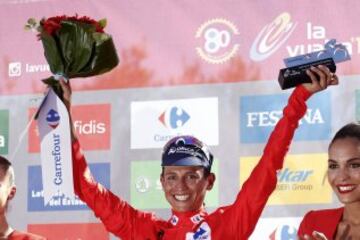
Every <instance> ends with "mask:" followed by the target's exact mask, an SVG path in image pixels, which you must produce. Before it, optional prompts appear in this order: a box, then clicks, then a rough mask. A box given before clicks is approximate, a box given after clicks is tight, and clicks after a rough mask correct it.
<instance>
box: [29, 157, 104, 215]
mask: <svg viewBox="0 0 360 240" xmlns="http://www.w3.org/2000/svg"><path fill="white" fill-rule="evenodd" d="M89 167H90V170H91V173H92V174H93V176H94V178H95V179H96V181H97V182H99V183H101V184H102V185H104V186H105V187H106V188H108V189H110V164H109V163H94V164H89ZM39 176H40V177H39ZM41 176H42V175H41V166H29V168H28V196H27V200H28V211H29V212H35V211H67V210H85V209H88V208H87V206H86V204H85V203H84V202H82V201H81V200H80V199H79V198H78V197H77V196H74V197H73V198H67V197H64V195H63V194H58V195H56V196H54V197H53V198H52V199H51V200H50V202H49V203H48V204H47V205H45V206H44V191H43V183H42V178H41Z"/></svg>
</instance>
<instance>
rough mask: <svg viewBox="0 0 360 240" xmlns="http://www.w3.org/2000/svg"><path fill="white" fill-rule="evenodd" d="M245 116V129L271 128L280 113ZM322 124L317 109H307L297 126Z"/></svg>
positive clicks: (253, 113)
mask: <svg viewBox="0 0 360 240" xmlns="http://www.w3.org/2000/svg"><path fill="white" fill-rule="evenodd" d="M246 115H247V124H246V126H247V127H272V126H275V125H276V123H277V122H278V121H279V120H280V118H281V117H282V115H283V114H282V111H264V112H249V113H247V114H246ZM303 123H307V124H323V123H325V121H324V118H323V116H322V114H321V111H320V110H319V109H308V110H307V111H306V113H305V115H304V117H303V118H302V119H301V120H300V121H299V124H303Z"/></svg>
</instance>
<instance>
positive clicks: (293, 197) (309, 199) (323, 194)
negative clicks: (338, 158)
mask: <svg viewBox="0 0 360 240" xmlns="http://www.w3.org/2000/svg"><path fill="white" fill-rule="evenodd" d="M259 159H260V156H259V157H243V158H241V159H240V171H241V172H240V184H241V185H242V184H243V183H244V182H245V180H246V179H247V178H248V176H250V173H251V171H252V170H253V169H254V167H255V165H256V164H257V163H258V161H259ZM265 160H266V161H267V160H268V159H266V158H265ZM326 170H327V154H325V153H324V154H299V155H288V156H287V157H286V159H285V161H284V166H283V168H282V169H281V170H279V171H278V172H277V180H278V181H277V185H276V189H275V191H274V192H273V194H272V195H271V196H270V198H269V201H268V205H286V204H320V203H331V202H332V190H331V187H330V186H329V184H328V183H327V182H326V181H325V173H326Z"/></svg>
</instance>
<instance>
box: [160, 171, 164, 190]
mask: <svg viewBox="0 0 360 240" xmlns="http://www.w3.org/2000/svg"><path fill="white" fill-rule="evenodd" d="M160 182H161V186H162V188H164V174H163V173H161V174H160Z"/></svg>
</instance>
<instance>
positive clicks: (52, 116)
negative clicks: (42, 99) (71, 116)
mask: <svg viewBox="0 0 360 240" xmlns="http://www.w3.org/2000/svg"><path fill="white" fill-rule="evenodd" d="M46 122H47V123H48V124H49V126H50V127H51V128H54V129H55V128H56V127H57V126H58V125H59V122H60V115H59V113H58V112H57V111H55V110H54V109H50V110H49V112H48V113H47V115H46Z"/></svg>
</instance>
